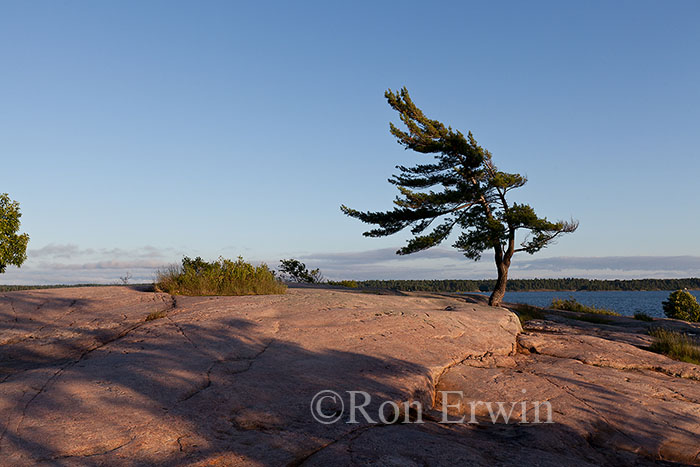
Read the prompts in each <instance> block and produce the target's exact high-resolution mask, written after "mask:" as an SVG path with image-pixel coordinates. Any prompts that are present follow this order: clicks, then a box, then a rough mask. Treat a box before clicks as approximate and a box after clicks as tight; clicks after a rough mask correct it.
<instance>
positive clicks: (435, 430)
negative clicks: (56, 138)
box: [0, 287, 700, 466]
mask: <svg viewBox="0 0 700 467" xmlns="http://www.w3.org/2000/svg"><path fill="white" fill-rule="evenodd" d="M588 324H589V323H586V324H585V326H584V325H581V323H576V322H574V321H572V320H567V319H566V317H564V318H561V319H560V318H557V319H548V320H546V321H539V322H532V327H531V328H529V329H526V331H525V332H524V333H523V330H522V328H521V326H520V323H519V321H518V319H517V317H516V316H515V315H514V314H513V313H511V312H510V311H508V310H507V309H504V308H498V309H495V308H489V307H486V306H484V305H483V304H481V303H479V302H478V300H474V299H469V298H466V299H465V298H464V297H450V296H444V295H438V294H401V295H391V294H372V293H361V292H357V291H347V290H336V289H314V288H293V289H289V290H288V292H287V294H285V295H277V296H249V297H179V296H178V297H171V296H170V295H166V294H158V293H153V292H145V291H140V290H136V289H133V288H128V287H90V288H67V289H50V290H36V291H23V292H10V293H5V294H2V295H0V460H1V462H0V463H1V464H2V465H110V466H111V465H202V466H203V465H222V466H224V465H319V466H320V465H348V466H350V465H377V466H379V465H382V466H385V465H401V466H405V465H408V466H410V465H421V466H422V465H513V464H521V465H573V464H576V465H604V464H608V465H646V464H652V463H655V462H660V461H662V460H668V461H676V462H683V463H696V464H697V463H700V458H699V457H698V456H699V452H698V451H700V447H699V446H700V442H699V438H698V436H699V435H698V433H700V391H699V389H698V385H699V384H700V383H699V382H698V381H697V379H696V376H697V375H698V373H697V369H698V367H697V366H695V365H690V364H682V363H679V362H673V361H672V360H669V359H667V358H666V357H663V356H659V355H655V354H651V353H649V352H647V351H646V350H643V348H642V347H643V346H644V343H645V342H646V341H647V340H648V339H647V337H646V336H645V334H644V328H643V327H639V325H637V324H635V323H632V324H634V326H637V327H634V326H632V324H630V325H629V326H628V327H625V326H626V325H621V326H619V328H615V327H614V326H607V328H613V329H604V328H603V327H600V326H599V327H589V326H588ZM322 390H333V391H336V392H337V393H339V395H340V396H341V398H342V400H343V402H344V407H343V406H341V405H340V403H339V402H338V403H337V407H336V408H337V411H338V415H339V417H340V420H339V421H338V422H337V423H333V424H322V423H319V422H317V421H315V420H314V418H313V416H312V413H311V410H310V403H311V401H312V398H313V397H314V395H315V394H316V393H318V392H319V391H322ZM346 391H365V392H367V393H368V394H370V395H371V397H372V400H371V402H370V403H369V404H368V405H367V407H366V408H365V409H366V411H367V413H368V414H369V415H370V417H371V418H374V420H371V421H370V420H365V419H364V418H362V417H360V420H359V423H357V424H352V423H346V422H347V421H348V413H347V409H348V405H349V397H350V396H349V395H348V394H347V393H346ZM440 391H460V392H459V393H449V397H448V399H445V401H446V402H448V404H452V405H451V406H446V407H444V409H445V411H444V413H443V412H442V411H441V410H442V409H443V406H442V403H443V399H442V396H443V393H441V392H440ZM460 394H461V395H460ZM384 401H392V402H395V403H397V404H399V405H400V404H401V403H402V402H404V401H408V402H413V403H414V404H415V403H420V404H422V407H423V411H422V412H421V413H420V415H421V417H422V420H423V422H424V423H395V424H386V423H382V421H381V420H379V419H378V418H379V417H378V414H379V413H380V410H379V405H380V404H381V403H382V402H384ZM474 401H508V402H511V401H519V403H518V404H517V405H516V406H515V409H514V411H513V415H512V418H513V419H517V420H516V421H513V420H511V421H510V422H509V423H505V422H504V421H503V420H497V421H496V423H492V422H491V421H490V420H489V417H490V413H489V411H488V409H487V407H486V406H485V405H483V404H482V405H480V406H478V407H477V410H475V411H473V412H474V417H475V421H476V423H457V424H447V423H442V422H443V421H444V420H443V417H444V416H446V415H448V416H449V419H450V420H454V419H457V418H458V417H460V416H461V415H467V418H466V421H470V417H471V415H472V414H471V413H467V412H466V410H465V407H469V402H474ZM520 401H546V402H550V403H551V406H552V411H553V414H552V415H553V416H552V419H553V423H546V424H544V423H539V424H538V423H522V421H523V418H527V419H528V420H530V418H531V416H534V412H533V411H534V407H533V405H532V403H529V405H527V404H525V405H522V404H521V403H520ZM331 402H332V401H331ZM457 403H461V406H460V407H456V404H457ZM412 407H415V405H413V406H412ZM325 408H326V409H328V406H325ZM330 408H331V409H332V408H333V406H332V403H331V407H330ZM508 408H510V405H509V406H508ZM540 408H541V407H540ZM341 409H342V410H341ZM383 413H384V414H385V415H386V416H387V417H389V418H391V415H392V414H391V413H390V412H389V413H387V412H383ZM523 414H524V415H525V417H523ZM396 415H397V416H400V420H403V419H404V417H410V418H411V420H412V421H413V422H416V421H417V419H416V417H417V416H418V415H419V414H417V413H416V412H415V411H413V412H409V413H403V412H401V413H397V414H396ZM541 415H544V414H543V413H542V414H541ZM530 421H531V420H530Z"/></svg>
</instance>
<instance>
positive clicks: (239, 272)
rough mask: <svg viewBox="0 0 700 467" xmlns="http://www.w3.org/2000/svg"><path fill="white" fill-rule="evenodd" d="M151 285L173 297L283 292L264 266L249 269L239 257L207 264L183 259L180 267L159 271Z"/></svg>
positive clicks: (279, 281)
mask: <svg viewBox="0 0 700 467" xmlns="http://www.w3.org/2000/svg"><path fill="white" fill-rule="evenodd" d="M155 285H156V289H157V290H159V291H162V292H166V293H169V294H173V295H271V294H283V293H284V292H285V291H286V290H287V286H286V285H284V284H283V283H282V281H281V280H279V279H278V278H277V277H275V273H274V271H272V270H270V269H269V268H268V267H267V265H265V264H261V265H260V266H253V265H252V264H250V263H246V262H245V261H243V258H241V257H238V259H237V260H236V261H231V260H230V259H224V258H219V259H218V260H217V261H212V262H210V263H209V262H206V261H204V260H202V258H199V257H197V258H195V259H191V258H188V257H185V258H183V260H182V265H180V266H177V265H174V266H171V267H169V268H167V269H165V270H163V271H159V272H158V273H157V277H156V284H155Z"/></svg>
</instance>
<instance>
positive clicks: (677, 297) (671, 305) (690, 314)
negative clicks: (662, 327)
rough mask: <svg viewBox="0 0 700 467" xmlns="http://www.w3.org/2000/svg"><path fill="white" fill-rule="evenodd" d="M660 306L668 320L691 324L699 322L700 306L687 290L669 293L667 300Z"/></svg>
mask: <svg viewBox="0 0 700 467" xmlns="http://www.w3.org/2000/svg"><path fill="white" fill-rule="evenodd" d="M661 305H662V306H663V308H664V313H665V314H666V316H667V317H669V318H674V319H682V320H683V321H692V322H699V321H700V304H699V303H698V300H697V299H696V298H695V297H694V296H693V294H691V293H690V292H688V291H687V290H676V291H675V292H671V295H669V296H668V300H666V301H664V302H663V303H662V304H661Z"/></svg>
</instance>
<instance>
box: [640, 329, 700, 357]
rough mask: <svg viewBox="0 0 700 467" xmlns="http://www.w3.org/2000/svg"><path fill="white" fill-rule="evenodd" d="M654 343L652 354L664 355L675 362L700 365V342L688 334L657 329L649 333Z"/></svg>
mask: <svg viewBox="0 0 700 467" xmlns="http://www.w3.org/2000/svg"><path fill="white" fill-rule="evenodd" d="M649 335H650V336H652V337H653V338H654V342H653V343H652V344H651V346H650V347H649V350H651V351H652V352H656V353H660V354H664V355H666V356H667V357H670V358H672V359H674V360H680V361H682V362H687V363H695V364H696V365H700V342H699V341H698V340H697V338H693V337H691V336H689V335H687V334H683V333H680V332H675V331H669V330H668V329H664V328H656V329H652V330H651V331H649Z"/></svg>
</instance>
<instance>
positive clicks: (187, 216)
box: [0, 1, 700, 283]
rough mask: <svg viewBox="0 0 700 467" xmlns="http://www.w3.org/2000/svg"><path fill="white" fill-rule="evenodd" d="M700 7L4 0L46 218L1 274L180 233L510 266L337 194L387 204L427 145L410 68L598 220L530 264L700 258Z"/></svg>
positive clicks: (15, 116)
mask: <svg viewBox="0 0 700 467" xmlns="http://www.w3.org/2000/svg"><path fill="white" fill-rule="evenodd" d="M699 23H700V3H698V2H696V1H674V2H645V1H629V2H624V1H621V2H435V3H430V4H426V3H425V2H406V1H402V2H344V3H342V4H341V3H339V2H294V3H292V2H267V3H262V2H231V1H226V2H216V1H208V2H194V1H192V2H176V1H163V2H158V1H149V2H137V1H121V2H87V1H82V2H77V1H75V2H70V1H61V2H56V1H45V2H41V1H37V2H22V1H15V2H0V60H2V61H1V63H2V73H0V103H1V104H2V105H1V106H0V154H2V171H1V172H0V192H7V193H9V194H10V196H11V197H12V198H13V199H16V200H18V201H19V202H20V204H21V207H22V211H23V214H24V215H23V218H22V220H23V230H24V231H26V232H27V233H29V234H30V236H31V241H30V251H29V260H28V261H27V263H26V264H25V266H23V267H22V268H21V269H17V268H14V267H10V268H8V272H7V273H6V274H4V275H3V276H0V283H30V282H31V283H33V282H36V283H43V282H50V283H56V282H73V281H86V282H89V281H98V282H100V281H111V280H116V278H118V277H119V276H120V275H123V274H124V272H125V271H127V270H129V271H132V274H134V275H135V277H138V278H150V277H152V274H153V272H152V271H153V268H155V267H157V266H158V265H161V264H166V263H170V262H175V261H178V260H179V259H180V258H181V257H182V255H183V254H188V255H192V256H196V255H201V256H203V257H205V258H212V259H213V258H215V257H217V256H219V255H224V256H227V257H235V256H238V255H242V256H244V257H245V258H246V259H249V260H252V261H267V262H268V263H270V264H276V263H277V261H278V260H279V259H280V258H288V257H298V258H302V259H305V261H306V262H307V264H308V265H309V266H313V267H315V266H316V265H318V266H321V267H322V269H324V270H325V271H326V275H327V276H329V277H334V278H339V277H343V278H358V279H362V278H378V277H386V278H392V277H393V278H399V277H401V278H408V277H413V278H423V277H455V278H475V277H493V276H494V272H495V268H494V267H493V264H492V261H491V257H490V255H486V256H485V258H484V260H483V261H481V262H480V263H473V262H470V261H468V260H466V259H461V258H460V257H459V255H458V254H455V253H453V252H451V251H450V250H449V249H448V248H449V245H450V243H445V244H444V246H445V248H444V249H443V248H440V249H437V250H435V251H433V252H425V253H422V254H419V255H418V256H417V257H400V258H396V257H394V256H392V255H391V254H390V253H391V251H393V250H395V249H396V248H398V247H400V246H401V245H402V244H403V242H404V241H405V240H406V238H407V236H406V235H397V236H394V237H388V238H383V239H368V238H364V237H362V235H361V233H362V232H363V231H364V230H366V226H365V225H363V224H361V223H360V222H358V221H356V220H354V219H350V218H346V217H344V216H343V215H342V214H341V213H340V210H339V205H340V204H347V205H349V206H351V207H354V208H357V209H363V210H366V209H372V210H379V209H385V208H390V207H391V201H392V199H393V198H394V196H395V188H394V187H392V186H391V185H389V184H388V183H387V182H386V179H387V178H388V177H389V176H390V175H391V174H392V173H394V166H395V165H397V164H404V165H410V164H412V163H416V162H419V161H420V160H421V158H425V157H426V156H420V155H416V154H412V153H410V152H407V151H404V150H403V149H402V148H401V147H400V146H399V145H398V144H397V143H396V142H395V141H394V139H393V138H392V137H391V135H390V134H389V132H388V125H389V122H390V121H395V122H396V121H397V120H398V119H397V117H396V115H395V114H394V113H393V112H392V110H391V109H390V108H389V106H388V105H387V104H386V101H385V100H384V98H383V93H384V91H385V90H386V89H387V88H392V89H397V88H400V87H401V86H404V85H405V86H407V87H408V88H409V90H410V92H411V95H412V97H413V99H414V101H415V102H416V103H417V104H418V105H419V106H420V107H421V108H422V109H423V110H424V111H425V112H426V114H427V115H428V116H430V117H432V118H436V119H439V120H442V121H444V122H446V123H447V124H449V125H451V126H452V127H453V128H457V129H460V130H462V131H464V132H466V131H468V130H471V131H472V132H473V133H474V135H475V136H476V138H477V140H478V141H479V142H480V144H482V145H483V146H484V147H486V148H488V149H489V150H490V151H491V152H492V153H493V155H494V160H495V162H496V164H497V165H498V166H499V168H501V169H502V170H506V171H509V172H519V173H524V174H526V175H527V176H528V178H529V183H528V185H527V186H526V187H524V188H523V189H521V190H519V192H518V193H517V194H516V193H514V194H515V196H514V200H516V201H519V202H528V203H531V204H532V205H533V206H534V207H535V208H536V210H537V212H538V213H539V214H541V215H546V216H547V217H549V218H553V219H557V218H564V219H568V218H570V217H574V218H576V219H578V220H579V221H580V223H581V225H580V228H579V230H578V231H577V232H576V233H575V234H573V235H570V236H568V237H565V238H562V240H561V241H560V242H559V243H558V244H557V245H554V246H551V247H550V248H548V249H547V250H545V251H543V252H541V253H539V254H538V255H535V256H532V257H531V256H527V255H525V256H523V257H516V258H515V259H514V269H513V274H512V276H513V277H533V276H539V277H542V276H550V277H559V276H562V275H576V276H583V277H601V278H607V277H620V278H622V277H651V276H655V277H674V276H690V275H695V276H697V275H700V243H698V242H697V233H698V232H700V216H698V215H697V205H698V198H699V195H698V182H697V180H698V176H699V174H700V162H699V161H700V157H699V156H700V154H699V152H700V149H699V146H698V145H697V141H696V139H697V134H698V127H699V123H700V86H699V85H698V83H700V28H698V27H697V25H698V24H699ZM640 257H641V259H640ZM649 257H652V258H651V259H649ZM353 258H354V259H353ZM591 258H594V259H593V260H591ZM644 258H647V259H644ZM360 260H361V261H360ZM515 265H518V266H515Z"/></svg>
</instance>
